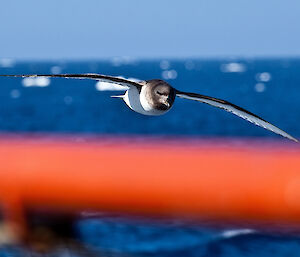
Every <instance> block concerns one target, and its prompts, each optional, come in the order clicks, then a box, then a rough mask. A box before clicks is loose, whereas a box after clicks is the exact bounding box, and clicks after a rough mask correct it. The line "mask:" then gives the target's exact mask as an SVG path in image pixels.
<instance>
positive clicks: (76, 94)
mask: <svg viewBox="0 0 300 257" xmlns="http://www.w3.org/2000/svg"><path fill="white" fill-rule="evenodd" d="M299 71H300V59H293V58H284V59H280V58H278V59H275V58H274V59H253V58H248V59H238V58H228V59H156V60H139V59H133V58H129V57H120V58H112V59H109V60H99V61H97V60H91V61H61V60H60V61H43V62H42V61H26V62H25V61H22V62H21V61H15V60H11V59H0V74H31V73H40V74H43V73H52V74H58V73H101V74H106V75H112V76H122V77H125V78H131V79H138V80H148V79H153V78H157V79H164V80H166V81H167V82H168V83H170V84H171V85H172V86H174V87H175V88H176V89H178V90H181V91H186V92H195V93H200V94H204V95H208V96H213V97H216V98H221V99H224V100H227V101H229V102H232V103H234V104H236V105H239V106H241V107H243V108H245V109H247V110H249V111H251V112H253V113H255V114H257V115H258V116H260V117H262V118H263V119H265V120H267V121H269V122H271V123H273V124H274V125H276V126H278V127H279V128H281V129H283V130H284V131H286V132H288V133H289V134H291V135H292V136H294V137H296V138H300V128H299V118H300V101H299V98H300V76H299ZM118 94H122V91H120V88H119V87H117V86H113V85H108V84H106V83H97V81H92V80H73V79H60V78H55V79H54V78H53V79H45V78H44V79H28V78H27V79H23V78H0V133H1V134H2V135H5V134H6V133H14V134H17V135H22V134H23V133H26V134H28V133H29V134H37V135H43V136H45V137H47V136H49V137H52V136H53V135H54V136H56V135H67V136H74V139H76V140H78V138H81V139H82V138H85V137H87V136H101V137H102V136H109V137H115V136H122V137H123V136H133V137H134V136H137V137H139V138H142V140H148V139H149V138H152V137H159V138H174V137H176V138H178V137H182V138H188V139H189V140H193V139H212V138H213V139H215V138H220V139H224V138H226V139H232V138H234V139H235V140H239V139H244V138H247V139H250V140H251V139H253V140H257V139H259V140H268V141H270V140H271V141H276V142H277V141H282V142H287V139H285V138H282V137H280V136H278V135H276V134H274V133H272V132H269V131H267V130H264V129H262V128H260V127H257V126H255V125H253V124H251V123H249V122H247V121H245V120H243V119H241V118H239V117H237V116H235V115H232V114H230V113H227V112H225V111H223V110H221V109H217V108H214V107H211V106H208V105H206V104H201V103H198V102H195V101H190V100H185V99H176V101H175V104H174V107H173V108H172V109H171V110H170V111H169V112H168V113H167V114H165V115H162V116H157V117H150V116H143V115H140V114H138V113H135V112H133V111H131V110H130V109H129V108H128V107H127V106H126V104H125V103H124V102H123V101H122V100H120V99H115V98H111V97H110V96H111V95H118ZM75 229H76V231H77V234H78V237H79V238H80V240H81V241H82V242H84V243H85V244H87V245H89V246H91V247H93V248H94V249H96V251H99V256H100V252H101V251H112V252H117V253H121V254H123V255H124V256H187V257H188V256H300V241H299V237H297V236H296V235H295V234H293V235H289V234H281V233H279V234H276V233H275V234H274V233H273V234H270V233H265V232H261V231H256V230H253V229H249V228H247V227H242V228H240V227H239V228H210V227H206V226H205V227H203V226H201V224H196V225H191V224H185V222H183V221H180V220H179V221H178V220H175V221H174V220H172V221H162V222H157V221H155V222H153V223H151V222H148V221H143V220H139V221H136V220H135V219H133V220H131V219H130V218H125V219H123V218H120V217H117V218H116V217H110V216H101V215H100V217H96V218H95V217H88V218H83V219H82V220H80V221H79V222H78V223H77V224H76V228H75ZM23 255H24V250H23V249H20V248H17V247H15V248H14V247H12V248H11V247H4V248H3V251H1V252H0V256H1V257H2V256H23ZM123 255H121V256H123ZM57 256H65V255H57ZM71 256H82V255H78V254H77V255H76V253H73V255H72V254H71Z"/></svg>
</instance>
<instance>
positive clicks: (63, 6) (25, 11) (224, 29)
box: [0, 0, 300, 60]
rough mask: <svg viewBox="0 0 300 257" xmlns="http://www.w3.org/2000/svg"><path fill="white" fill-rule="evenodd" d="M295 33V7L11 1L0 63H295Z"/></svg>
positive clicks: (2, 16)
mask: <svg viewBox="0 0 300 257" xmlns="http://www.w3.org/2000/svg"><path fill="white" fill-rule="evenodd" d="M299 31H300V1H299V0H226V1H225V0H184V1H183V0H151V1H142V0H109V1H101V0H84V1H83V0H51V1H41V0H26V1H23V0H10V1H1V8H0V58H16V59H47V60H49V59H101V58H110V57H115V56H130V57H136V58H160V57H173V58H183V57H194V58H197V57H228V56H230V57H244V56H246V57H266V56H267V57H279V56H289V57H295V56H300V33H299Z"/></svg>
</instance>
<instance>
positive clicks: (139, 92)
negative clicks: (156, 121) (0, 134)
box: [0, 73, 298, 142]
mask: <svg viewBox="0 0 300 257" xmlns="http://www.w3.org/2000/svg"><path fill="white" fill-rule="evenodd" d="M0 77H23V78H25V77H32V78H34V77H51V78H71V79H92V80H97V81H102V82H108V83H113V84H118V85H121V86H124V87H127V88H128V89H127V90H126V93H125V94H124V95H121V96H113V97H118V98H122V99H123V100H124V102H125V103H126V104H127V105H128V106H129V107H130V108H131V109H132V110H133V111H136V112H138V113H141V114H144V115H162V114H164V113H166V112H168V111H169V110H170V109H171V108H172V106H173V104H174V101H175V98H176V96H177V97H180V98H185V99H189V100H195V101H198V102H201V103H205V104H209V105H212V106H215V107H218V108H221V109H224V110H225V111H228V112H231V113H233V114H235V115H237V116H239V117H240V118H243V119H245V120H247V121H249V122H251V123H253V124H255V125H257V126H260V127H263V128H265V129H267V130H270V131H272V132H274V133H276V134H278V135H281V136H283V137H286V138H288V139H290V140H293V141H295V142H298V140H297V139H296V138H294V137H292V136H291V135H289V134H288V133H286V132H284V131H283V130H281V129H279V128H278V127H276V126H274V125H273V124H271V123H269V122H268V121H266V120H264V119H262V118H260V117H259V116H257V115H255V114H253V113H251V112H249V111H247V110H245V109H243V108H241V107H239V106H237V105H235V104H232V103H230V102H227V101H225V100H222V99H218V98H214V97H210V96H205V95H200V94H196V93H187V92H182V91H179V90H177V89H175V88H173V87H172V86H171V85H169V84H168V83H167V82H165V81H163V80H160V79H152V80H145V81H140V82H134V81H131V80H127V79H124V78H119V77H113V76H107V75H101V74H90V73H88V74H26V75H0Z"/></svg>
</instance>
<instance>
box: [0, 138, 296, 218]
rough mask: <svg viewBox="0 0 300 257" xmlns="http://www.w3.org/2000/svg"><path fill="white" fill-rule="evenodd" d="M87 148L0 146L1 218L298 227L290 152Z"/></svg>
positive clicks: (20, 142) (169, 145)
mask: <svg viewBox="0 0 300 257" xmlns="http://www.w3.org/2000/svg"><path fill="white" fill-rule="evenodd" d="M88 141H89V142H81V143H78V142H77V143H75V142H71V141H70V140H64V139H55V140H51V141H49V140H44V139H37V138H35V139H25V138H19V139H16V138H12V137H9V138H7V139H5V138H2V139H0V164H1V166H0V203H1V204H2V205H3V206H4V210H12V211H11V212H12V213H13V214H12V216H15V217H17V218H16V219H19V220H22V217H21V215H19V216H18V215H17V214H14V212H17V211H16V210H19V209H22V208H23V207H24V208H26V207H30V208H39V207H47V208H48V207H51V208H57V209H58V210H85V209H88V210H101V211H102V210H107V211H124V212H133V213H141V214H159V215H160V214H163V215H172V216H174V215H179V216H180V215H190V216H193V217H195V218H197V217H199V218H200V217H211V218H214V219H220V220H222V219H232V220H235V219H237V220H239V219H240V220H244V219H246V220H262V221H263V220H268V221H279V222H280V221H284V222H299V221H300V148H299V147H298V145H297V144H287V143H285V144H280V143H268V142H260V143H250V141H244V143H243V144H234V143H231V144H228V142H218V141H214V142H211V141H210V142H209V141H198V142H196V143H195V142H194V143H191V141H189V142H188V141H185V140H179V141H174V140H162V141H159V140H153V141H151V142H140V141H138V140H134V139H132V140H131V139H126V140H123V139H121V138H120V139H114V140H110V139H101V138H98V139H90V140H88ZM132 141H133V142H132ZM247 142H249V144H248V143H247ZM8 212H9V211H8ZM8 216H9V215H8Z"/></svg>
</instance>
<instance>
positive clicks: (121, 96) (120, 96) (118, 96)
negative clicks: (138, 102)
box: [110, 95, 125, 98]
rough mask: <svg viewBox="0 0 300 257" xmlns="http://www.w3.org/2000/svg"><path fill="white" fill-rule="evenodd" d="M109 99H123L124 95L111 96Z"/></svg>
mask: <svg viewBox="0 0 300 257" xmlns="http://www.w3.org/2000/svg"><path fill="white" fill-rule="evenodd" d="M110 97H113V98H124V97H125V95H111V96H110Z"/></svg>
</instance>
